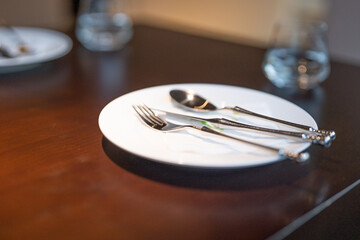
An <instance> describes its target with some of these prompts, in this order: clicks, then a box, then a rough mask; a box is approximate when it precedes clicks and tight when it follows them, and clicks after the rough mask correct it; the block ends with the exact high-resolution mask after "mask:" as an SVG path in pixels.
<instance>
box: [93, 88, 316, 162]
mask: <svg viewBox="0 0 360 240" xmlns="http://www.w3.org/2000/svg"><path fill="white" fill-rule="evenodd" d="M172 89H184V90H192V91H194V92H196V93H198V94H199V95H201V96H203V97H206V98H208V99H209V100H210V101H211V102H212V103H214V104H215V105H216V106H217V107H223V106H236V105H237V106H241V107H243V108H246V109H248V110H252V111H256V112H258V113H262V114H267V115H270V116H272V117H276V118H281V119H284V120H288V121H293V122H297V123H300V124H304V125H309V126H311V127H314V128H317V125H316V122H315V121H314V119H313V118H312V117H311V116H310V115H309V114H308V113H307V112H305V111H304V110H303V109H301V108H300V107H298V106H296V105H294V104H293V103H290V102H288V101H286V100H284V99H281V98H279V97H276V96H273V95H270V94H267V93H263V92H260V91H256V90H252V89H247V88H241V87H234V86H226V85H217V84H173V85H163V86H156V87H151V88H146V89H142V90H138V91H135V92H131V93H128V94H125V95H123V96H121V97H119V98H117V99H115V100H113V101H112V102H110V103H109V104H108V105H107V106H105V107H104V109H103V110H102V111H101V113H100V116H99V126H100V129H101V131H102V133H103V134H104V136H105V137H106V138H107V139H108V140H110V141H111V142H112V143H114V144H115V145H117V146H118V147H120V148H122V149H124V150H126V151H128V152H130V153H133V154H135V155H138V156H141V157H144V158H147V159H150V160H154V161H160V162H163V163H168V164H175V165H184V166H196V167H223V168H225V167H250V166H256V165H262V164H268V163H271V162H274V161H278V160H281V158H280V157H279V156H278V154H277V153H276V152H272V151H269V150H266V149H262V148H259V147H256V146H253V145H249V144H245V143H241V142H237V141H233V140H228V139H224V138H222V137H219V136H213V135H210V134H208V133H204V132H201V131H197V130H194V129H190V130H183V131H180V132H171V133H164V132H161V131H157V130H154V129H152V128H150V127H147V126H145V125H144V124H143V123H142V122H141V121H140V120H139V118H138V116H137V115H136V113H135V111H134V109H133V108H132V105H136V104H144V103H145V104H146V105H147V106H149V107H153V108H157V109H162V110H167V111H172V112H177V113H182V114H188V115H194V116H200V117H227V118H232V119H236V120H237V121H241V122H244V123H247V124H258V125H261V126H265V127H273V128H281V129H286V130H294V129H290V128H286V127H284V126H281V125H280V124H274V123H271V122H269V121H264V120H260V119H258V118H254V117H249V116H246V115H243V114H235V113H232V112H231V111H226V110H225V111H217V112H212V113H194V112H192V111H187V110H183V109H181V108H179V107H178V105H176V104H175V103H174V102H172V101H171V98H170V95H169V91H170V90H172ZM220 131H222V132H224V133H227V134H231V135H233V136H236V137H239V138H243V139H246V140H250V141H254V142H257V143H262V144H266V145H269V146H273V147H278V148H283V149H286V150H289V151H295V152H300V151H303V150H305V149H306V148H308V147H309V146H310V144H309V143H304V142H301V141H297V140H294V139H291V140H290V139H289V138H286V137H279V136H275V135H268V134H259V133H255V132H252V131H246V130H226V129H220Z"/></svg>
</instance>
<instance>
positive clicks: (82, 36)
mask: <svg viewBox="0 0 360 240" xmlns="http://www.w3.org/2000/svg"><path fill="white" fill-rule="evenodd" d="M125 1H126V0H81V1H80V7H79V14H78V18H77V23H76V24H77V25H76V36H77V38H78V40H79V41H80V42H81V43H82V44H83V46H84V47H85V48H87V49H89V50H94V51H114V50H119V49H121V48H122V47H123V46H124V45H125V44H126V43H127V42H128V41H129V40H130V39H131V37H132V35H133V28H132V22H131V19H130V17H129V16H128V15H127V14H126V13H125Z"/></svg>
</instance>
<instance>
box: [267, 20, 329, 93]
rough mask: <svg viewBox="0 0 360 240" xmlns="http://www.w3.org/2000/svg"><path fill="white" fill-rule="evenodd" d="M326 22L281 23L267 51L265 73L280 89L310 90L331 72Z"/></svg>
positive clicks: (275, 30)
mask: <svg viewBox="0 0 360 240" xmlns="http://www.w3.org/2000/svg"><path fill="white" fill-rule="evenodd" d="M326 33H327V25H326V23H324V22H296V23H295V24H278V25H277V26H276V27H275V29H274V32H273V36H272V37H273V39H272V42H271V45H270V47H269V49H268V50H267V52H266V55H265V58H264V62H263V71H264V73H265V75H266V77H267V78H268V79H269V80H270V81H271V82H272V83H273V84H274V85H275V86H277V87H280V88H292V89H295V88H296V89H303V90H309V89H312V88H314V87H316V86H317V85H318V84H319V83H321V82H322V81H324V80H325V79H326V78H327V77H328V75H329V73H330V64H329V57H328V47H327V41H326Z"/></svg>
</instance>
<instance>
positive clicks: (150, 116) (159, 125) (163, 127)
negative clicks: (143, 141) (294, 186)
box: [133, 105, 309, 162]
mask: <svg viewBox="0 0 360 240" xmlns="http://www.w3.org/2000/svg"><path fill="white" fill-rule="evenodd" d="M133 108H134V110H135V112H136V113H137V115H138V116H139V118H140V119H141V121H142V122H143V123H144V124H145V125H146V126H148V127H150V128H152V129H155V130H159V131H163V132H172V131H179V130H183V129H185V128H192V129H196V130H199V131H203V132H207V133H211V134H214V135H217V136H221V137H225V138H229V139H232V140H236V141H239V142H243V143H246V144H251V145H255V146H257V147H261V148H265V149H268V150H271V151H275V152H277V153H278V155H279V156H281V157H286V158H289V159H292V160H295V161H297V162H305V161H307V160H308V159H309V154H308V153H307V152H301V153H295V152H288V151H286V150H284V149H280V148H275V147H270V146H266V145H263V144H259V143H255V142H250V141H247V140H244V139H240V138H235V137H232V136H230V135H226V134H223V133H221V132H218V131H215V130H212V129H211V128H208V127H206V126H203V127H197V126H194V125H178V124H175V123H173V122H171V121H169V120H167V121H166V120H164V119H163V118H161V117H159V116H158V115H156V114H155V113H154V112H153V111H152V110H151V109H149V108H148V107H147V106H145V105H137V106H134V105H133Z"/></svg>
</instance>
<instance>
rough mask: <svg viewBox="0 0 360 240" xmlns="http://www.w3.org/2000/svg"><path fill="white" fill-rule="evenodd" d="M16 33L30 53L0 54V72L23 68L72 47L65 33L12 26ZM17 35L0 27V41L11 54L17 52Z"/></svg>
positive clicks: (60, 54)
mask: <svg viewBox="0 0 360 240" xmlns="http://www.w3.org/2000/svg"><path fill="white" fill-rule="evenodd" d="M14 31H16V33H17V35H18V36H20V38H21V40H22V41H24V42H25V43H26V44H27V46H28V47H29V49H30V53H27V54H22V55H20V56H17V57H14V58H6V57H3V56H1V55H0V72H2V73H4V72H11V71H17V70H23V69H28V68H31V67H32V66H36V64H39V63H42V62H46V61H50V60H54V59H57V58H60V57H62V56H64V55H66V54H67V53H68V52H69V51H70V50H71V48H72V40H71V39H70V38H69V37H68V36H67V35H65V34H63V33H60V32H57V31H53V30H48V29H42V28H31V27H14ZM16 42H17V37H16V36H14V34H12V33H11V32H9V30H8V29H6V28H0V43H1V44H2V45H3V46H6V47H7V48H8V50H9V51H10V52H12V53H13V54H15V55H16V54H17V53H18V49H17V45H16Z"/></svg>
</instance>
